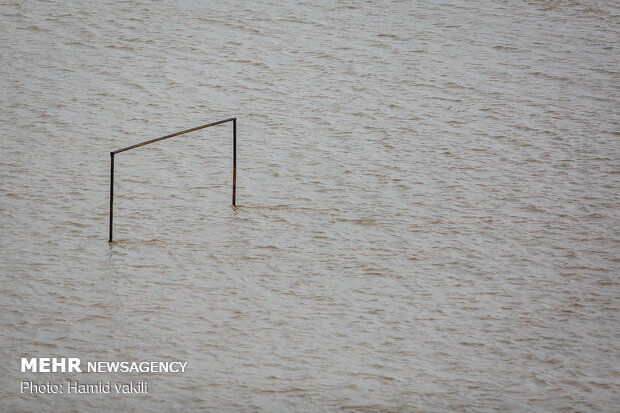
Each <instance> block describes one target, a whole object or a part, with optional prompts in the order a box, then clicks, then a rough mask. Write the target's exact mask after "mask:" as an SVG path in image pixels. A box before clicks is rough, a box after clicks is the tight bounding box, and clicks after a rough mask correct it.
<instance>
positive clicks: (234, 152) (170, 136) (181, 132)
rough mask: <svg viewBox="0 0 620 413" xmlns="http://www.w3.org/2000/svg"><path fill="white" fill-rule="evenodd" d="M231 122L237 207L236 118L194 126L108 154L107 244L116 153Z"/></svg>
mask: <svg viewBox="0 0 620 413" xmlns="http://www.w3.org/2000/svg"><path fill="white" fill-rule="evenodd" d="M226 122H232V124H233V130H232V132H233V171H232V206H233V208H234V207H236V206H237V203H236V200H235V196H236V192H237V118H228V119H224V120H218V121H217V122H213V123H207V124H206V125H201V126H196V127H195V128H191V129H186V130H183V131H180V132H175V133H171V134H170V135H166V136H162V137H160V138H155V139H151V140H149V141H145V142H141V143H137V144H135V145H131V146H128V147H126V148H122V149H117V150H115V151H112V152H110V239H109V240H108V242H112V229H113V222H114V155H116V154H117V153H121V152H125V151H128V150H130V149H135V148H139V147H140V146H144V145H148V144H150V143H154V142H158V141H162V140H164V139H168V138H172V137H174V136H179V135H183V134H185V133H189V132H194V131H197V130H199V129H204V128H208V127H209V126H215V125H221V124H222V123H226Z"/></svg>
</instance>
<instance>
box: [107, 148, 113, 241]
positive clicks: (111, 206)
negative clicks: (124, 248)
mask: <svg viewBox="0 0 620 413" xmlns="http://www.w3.org/2000/svg"><path fill="white" fill-rule="evenodd" d="M113 219H114V152H110V239H109V241H108V242H112V224H113V222H112V221H113Z"/></svg>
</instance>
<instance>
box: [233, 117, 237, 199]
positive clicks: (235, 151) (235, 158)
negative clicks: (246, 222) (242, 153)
mask: <svg viewBox="0 0 620 413" xmlns="http://www.w3.org/2000/svg"><path fill="white" fill-rule="evenodd" d="M236 194H237V118H233V194H232V198H233V199H232V204H233V208H236V206H237V203H236V200H235V197H236Z"/></svg>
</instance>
